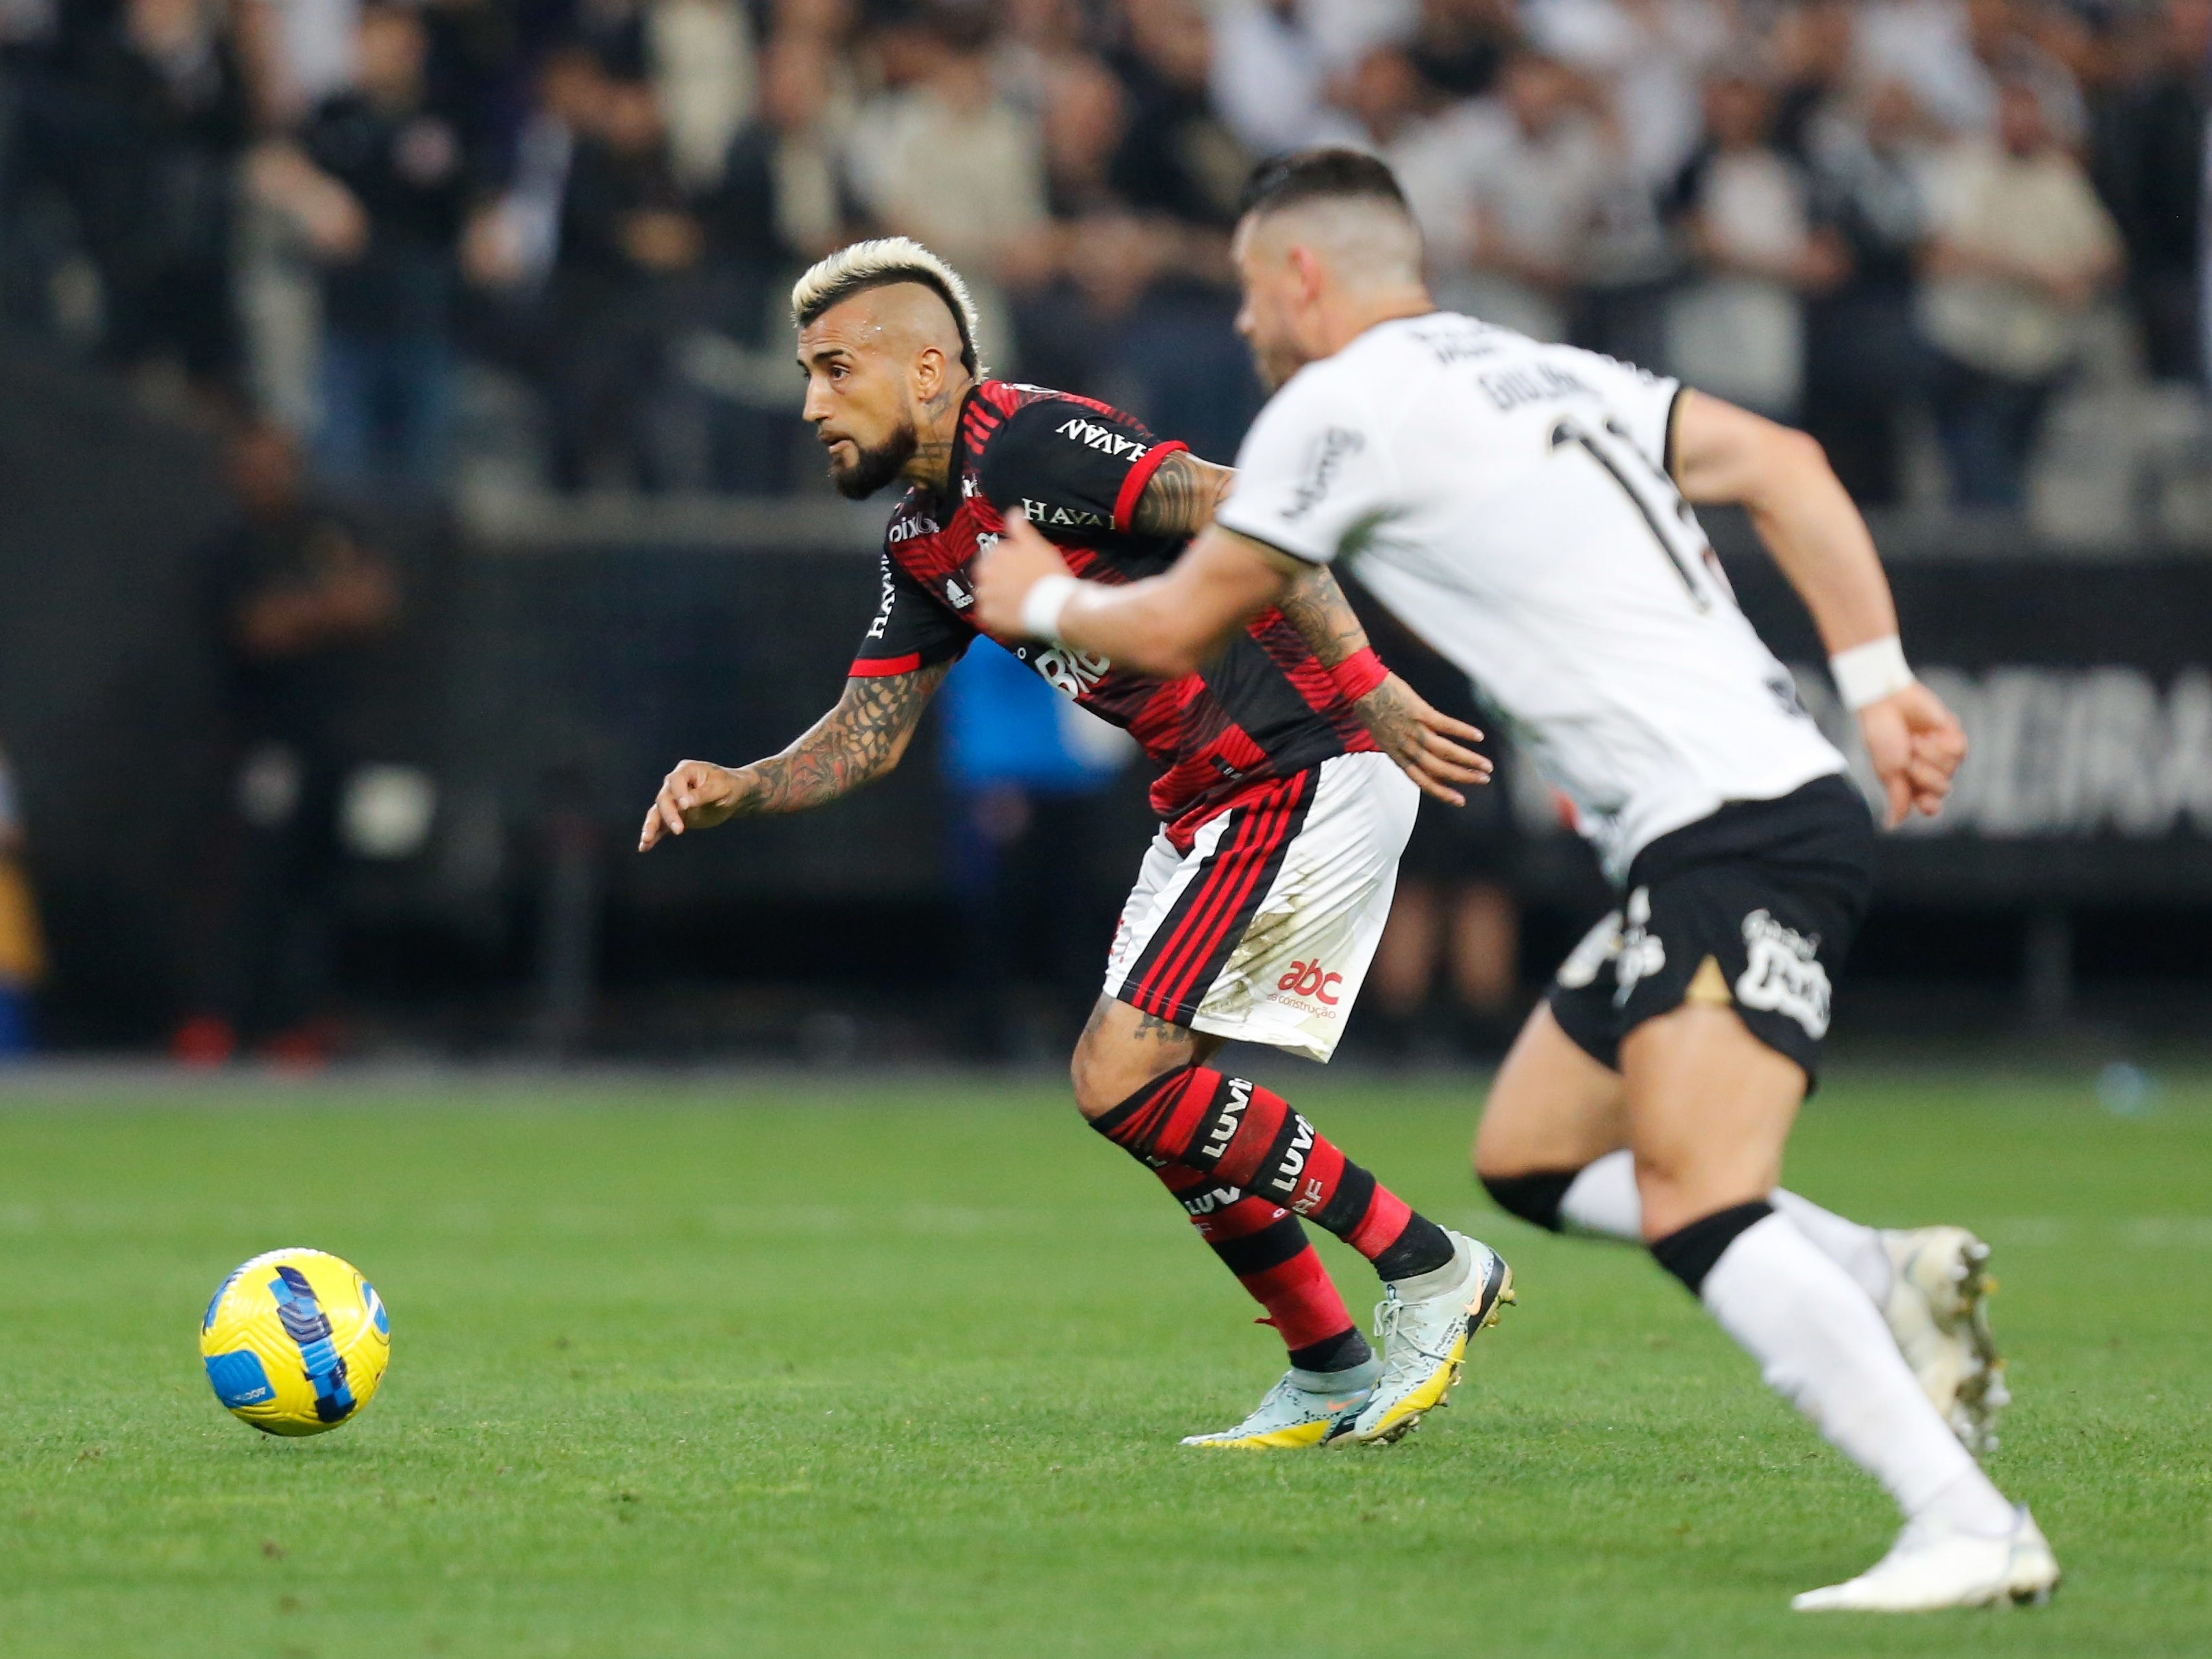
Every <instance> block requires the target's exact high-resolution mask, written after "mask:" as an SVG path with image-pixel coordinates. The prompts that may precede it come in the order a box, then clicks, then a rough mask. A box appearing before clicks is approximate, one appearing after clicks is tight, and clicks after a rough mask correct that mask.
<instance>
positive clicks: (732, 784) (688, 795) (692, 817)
mask: <svg viewBox="0 0 2212 1659" xmlns="http://www.w3.org/2000/svg"><path fill="white" fill-rule="evenodd" d="M743 796H744V784H743V781H741V780H740V779H739V778H738V775H737V774H736V773H735V772H732V770H730V769H729V768H728V767H726V766H717V765H715V764H714V762H712V761H694V760H688V761H684V762H682V763H679V764H678V766H677V768H676V769H675V770H674V771H673V772H671V773H670V774H669V775H667V776H666V777H665V778H663V779H662V780H661V781H660V793H659V794H658V795H655V796H654V797H653V805H651V806H650V807H648V808H647V809H646V814H645V828H644V829H641V830H640V831H639V832H638V837H637V850H638V851H639V852H641V853H649V852H651V851H652V850H653V848H656V847H658V846H659V844H660V838H661V837H662V836H680V835H682V834H683V833H684V831H685V830H686V829H713V828H714V826H715V825H716V824H718V823H721V822H723V820H725V819H726V818H727V817H729V816H730V814H731V813H732V812H734V811H737V810H738V801H739V800H740V799H743Z"/></svg>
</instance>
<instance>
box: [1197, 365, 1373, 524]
mask: <svg viewBox="0 0 2212 1659" xmlns="http://www.w3.org/2000/svg"><path fill="white" fill-rule="evenodd" d="M1397 494H1398V492H1397V489H1396V469H1395V466H1394V465H1393V464H1392V461H1391V459H1390V454H1389V449H1388V447H1386V445H1385V443H1384V441H1383V433H1382V432H1381V431H1380V430H1379V429H1378V428H1377V427H1376V424H1375V422H1372V421H1370V420H1369V419H1368V418H1367V417H1366V416H1364V414H1363V413H1362V412H1361V411H1360V410H1358V408H1357V407H1356V406H1354V405H1352V404H1350V403H1349V402H1347V401H1346V400H1345V399H1343V398H1337V397H1334V396H1333V395H1332V392H1331V388H1330V384H1329V382H1328V381H1327V380H1324V379H1322V378H1321V377H1319V376H1316V375H1314V374H1310V373H1309V374H1300V375H1298V376H1297V378H1296V379H1294V380H1291V383H1290V384H1289V385H1287V386H1285V387H1284V388H1283V389H1282V390H1281V391H1280V392H1277V393H1276V394H1275V396H1274V398H1273V400H1272V401H1271V402H1269V404H1267V407H1266V408H1265V409H1263V410H1261V411H1260V418H1259V419H1258V420H1256V421H1255V422H1253V423H1252V429H1251V431H1249V432H1248V433H1247V434H1245V435H1244V445H1243V448H1242V449H1240V450H1238V451H1237V483H1236V486H1235V488H1234V489H1231V492H1230V495H1229V499H1228V500H1227V501H1225V502H1224V503H1222V505H1221V507H1219V508H1218V510H1217V511H1216V512H1215V513H1214V515H1213V516H1214V522H1215V523H1217V524H1218V525H1220V526H1222V527H1223V528H1224V529H1225V530H1233V531H1235V532H1237V534H1238V535H1240V536H1249V537H1250V538H1252V539H1253V540H1254V541H1255V542H1264V543H1266V544H1267V545H1268V546H1270V547H1273V548H1276V549H1279V550H1281V551H1283V552H1285V553H1287V554H1289V555H1290V556H1291V557H1293V558H1297V559H1304V561H1306V562H1308V563H1309V564H1328V563H1329V562H1331V561H1332V560H1334V559H1335V558H1337V557H1338V556H1340V555H1345V554H1350V553H1353V552H1357V551H1358V549H1359V546H1360V544H1362V543H1364V541H1365V540H1366V539H1367V537H1368V535H1369V533H1370V532H1371V531H1373V530H1374V528H1375V527H1376V526H1377V525H1379V524H1381V523H1383V521H1384V520H1387V519H1389V518H1391V517H1392V516H1394V515H1395V513H1396V512H1397V511H1398V509H1399V503H1398V501H1397V499H1396V497H1397Z"/></svg>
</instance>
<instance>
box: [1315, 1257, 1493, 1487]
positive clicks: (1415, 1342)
mask: <svg viewBox="0 0 2212 1659" xmlns="http://www.w3.org/2000/svg"><path fill="white" fill-rule="evenodd" d="M1446 1231H1447V1233H1448V1234H1449V1237H1450V1239H1451V1241H1452V1247H1453V1249H1454V1251H1455V1255H1457V1257H1458V1260H1459V1261H1460V1262H1461V1263H1462V1273H1461V1276H1460V1277H1459V1278H1458V1279H1456V1280H1455V1281H1454V1282H1453V1285H1452V1287H1451V1288H1450V1289H1449V1290H1447V1291H1438V1292H1437V1293H1436V1294H1435V1295H1432V1296H1427V1297H1420V1298H1418V1299H1415V1300H1408V1299H1407V1298H1405V1297H1401V1296H1400V1295H1399V1293H1398V1287H1397V1286H1396V1285H1388V1286H1386V1287H1385V1289H1384V1291H1383V1300H1382V1302H1381V1303H1380V1304H1377V1305H1376V1310H1375V1332H1376V1335H1378V1336H1379V1337H1381V1338H1382V1339H1383V1376H1382V1380H1381V1381H1380V1382H1378V1383H1376V1385H1375V1392H1374V1394H1373V1395H1372V1396H1371V1397H1370V1399H1369V1400H1368V1401H1367V1404H1366V1405H1365V1407H1363V1408H1362V1410H1361V1411H1360V1413H1359V1415H1358V1417H1357V1418H1355V1419H1353V1421H1352V1425H1351V1427H1350V1428H1349V1429H1347V1430H1346V1431H1345V1432H1344V1433H1342V1434H1341V1435H1340V1436H1338V1437H1335V1438H1334V1439H1333V1440H1331V1442H1330V1444H1332V1445H1363V1446H1380V1445H1388V1444H1389V1443H1390V1442H1392V1441H1394V1440H1398V1439H1401V1438H1403V1437H1405V1436H1407V1435H1408V1434H1411V1433H1412V1432H1413V1431H1414V1430H1415V1429H1417V1428H1419V1426H1420V1425H1421V1419H1422V1418H1423V1417H1424V1416H1425V1415H1426V1414H1427V1413H1430V1412H1431V1411H1434V1410H1435V1409H1436V1408H1437V1407H1439V1406H1442V1405H1443V1404H1444V1403H1445V1397H1446V1396H1447V1395H1449V1394H1450V1392H1451V1390H1452V1388H1453V1385H1454V1384H1455V1383H1457V1382H1458V1381H1459V1379H1460V1372H1461V1370H1462V1367H1463V1365H1464V1364H1465V1361H1466V1358H1467V1345H1468V1340H1470V1339H1471V1338H1472V1337H1473V1336H1474V1334H1475V1333H1476V1332H1478V1331H1484V1330H1487V1329H1489V1328H1490V1327H1492V1325H1495V1324H1496V1323H1497V1322H1498V1315H1499V1313H1500V1312H1501V1311H1502V1310H1503V1309H1504V1306H1505V1304H1507V1303H1509V1302H1511V1301H1513V1300H1514V1299H1515V1297H1514V1295H1513V1269H1512V1268H1510V1267H1507V1266H1506V1265H1505V1258H1504V1256H1501V1255H1498V1252H1497V1251H1495V1250H1493V1249H1491V1248H1490V1247H1489V1246H1488V1245H1487V1244H1484V1243H1480V1242H1479V1241H1477V1240H1475V1239H1472V1238H1468V1237H1464V1236H1462V1234H1459V1233H1454V1232H1450V1230H1449V1229H1446Z"/></svg>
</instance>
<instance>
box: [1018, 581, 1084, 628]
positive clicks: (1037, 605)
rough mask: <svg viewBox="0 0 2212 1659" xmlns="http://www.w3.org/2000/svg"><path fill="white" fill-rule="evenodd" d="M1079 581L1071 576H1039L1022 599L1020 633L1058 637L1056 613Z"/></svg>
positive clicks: (1058, 617) (1058, 622) (1080, 584)
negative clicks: (1034, 584)
mask: <svg viewBox="0 0 2212 1659" xmlns="http://www.w3.org/2000/svg"><path fill="white" fill-rule="evenodd" d="M1080 586H1083V584H1082V583H1081V582H1079V581H1078V580H1075V578H1074V577H1073V576H1040V577H1038V578H1037V580H1036V586H1033V587H1031V588H1030V591H1029V596H1028V597H1027V598H1026V599H1024V600H1023V601H1022V632H1023V633H1024V634H1026V635H1029V637H1030V638H1031V639H1033V640H1056V639H1058V638H1059V637H1060V612H1061V611H1065V610H1066V609H1067V602H1068V601H1069V600H1070V599H1073V598H1074V597H1075V590H1076V589H1077V588H1079V587H1080Z"/></svg>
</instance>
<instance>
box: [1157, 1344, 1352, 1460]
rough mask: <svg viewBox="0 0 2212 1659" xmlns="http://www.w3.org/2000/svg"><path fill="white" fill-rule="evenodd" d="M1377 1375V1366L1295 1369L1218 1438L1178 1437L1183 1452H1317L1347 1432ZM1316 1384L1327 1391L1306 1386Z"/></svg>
mask: <svg viewBox="0 0 2212 1659" xmlns="http://www.w3.org/2000/svg"><path fill="white" fill-rule="evenodd" d="M1382 1374H1383V1366H1382V1364H1381V1362H1379V1361H1377V1360H1372V1359H1370V1360H1369V1361H1368V1362H1367V1363H1366V1364H1363V1365H1356V1366H1353V1367H1352V1369H1351V1370H1341V1371H1325V1372H1324V1371H1302V1370H1297V1369H1296V1368H1295V1367H1294V1368H1292V1369H1291V1370H1288V1371H1285V1373H1284V1374H1283V1380H1282V1381H1281V1382H1279V1383H1276V1384H1275V1386H1274V1387H1273V1388H1272V1389H1268V1390H1267V1397H1266V1398H1265V1399H1263V1400H1262V1401H1261V1402H1260V1403H1259V1404H1258V1405H1257V1406H1256V1407H1254V1408H1253V1411H1252V1414H1251V1416H1249V1417H1248V1418H1246V1419H1244V1420H1243V1422H1242V1423H1239V1424H1238V1425H1237V1426H1236V1427H1235V1428H1233V1429H1224V1430H1222V1431H1220V1432H1219V1433H1218V1434H1192V1435H1186V1436H1184V1437H1183V1442H1182V1443H1183V1444H1184V1445H1186V1446H1225V1447H1230V1448H1233V1449H1250V1450H1258V1451H1293V1450H1297V1449H1299V1448H1302V1447H1305V1446H1318V1445H1322V1444H1323V1443H1326V1442H1327V1441H1328V1439H1329V1438H1330V1437H1332V1436H1334V1435H1338V1434H1341V1433H1343V1432H1344V1431H1346V1430H1347V1429H1349V1428H1350V1427H1351V1426H1352V1419H1353V1418H1355V1417H1357V1416H1358V1414H1359V1408H1360V1407H1363V1406H1364V1405H1365V1404H1366V1403H1367V1400H1368V1396H1369V1395H1371V1394H1373V1393H1374V1391H1375V1379H1376V1377H1378V1376H1381V1375H1382ZM1313 1383H1323V1384H1326V1385H1327V1386H1325V1387H1322V1388H1319V1389H1316V1388H1314V1387H1312V1386H1310V1385H1311V1384H1313Z"/></svg>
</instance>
